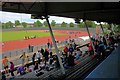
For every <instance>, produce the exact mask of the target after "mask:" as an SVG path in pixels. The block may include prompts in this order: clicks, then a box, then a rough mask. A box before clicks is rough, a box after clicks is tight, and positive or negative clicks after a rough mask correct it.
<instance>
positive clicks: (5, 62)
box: [2, 56, 8, 73]
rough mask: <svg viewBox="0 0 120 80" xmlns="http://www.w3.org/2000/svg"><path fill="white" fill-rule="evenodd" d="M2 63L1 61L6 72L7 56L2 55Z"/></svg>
mask: <svg viewBox="0 0 120 80" xmlns="http://www.w3.org/2000/svg"><path fill="white" fill-rule="evenodd" d="M2 63H3V66H4V69H5V73H8V58H7V56H4V59H3V60H2Z"/></svg>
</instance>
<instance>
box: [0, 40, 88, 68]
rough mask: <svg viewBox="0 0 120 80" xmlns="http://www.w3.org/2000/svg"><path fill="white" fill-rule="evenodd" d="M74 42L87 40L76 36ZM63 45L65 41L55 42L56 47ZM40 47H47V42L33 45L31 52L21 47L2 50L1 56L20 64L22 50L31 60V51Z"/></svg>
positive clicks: (79, 42)
mask: <svg viewBox="0 0 120 80" xmlns="http://www.w3.org/2000/svg"><path fill="white" fill-rule="evenodd" d="M75 42H76V43H77V44H79V45H82V44H83V43H86V42H88V41H86V42H85V41H83V40H82V39H80V38H76V39H75ZM65 45H66V42H65V41H60V42H59V43H57V46H58V48H61V47H64V46H65ZM52 46H53V45H52ZM41 48H44V49H45V48H47V44H44V45H37V46H34V47H33V52H29V49H28V48H21V49H16V50H12V51H7V52H3V53H2V58H3V57H4V56H7V57H8V59H9V61H12V62H13V63H14V64H15V65H20V64H22V60H21V59H20V55H22V54H23V52H25V53H26V54H27V55H28V56H29V58H30V60H31V57H32V55H33V53H34V52H37V51H38V50H40V49H41ZM52 49H54V46H53V47H52ZM1 70H3V65H2V69H1Z"/></svg>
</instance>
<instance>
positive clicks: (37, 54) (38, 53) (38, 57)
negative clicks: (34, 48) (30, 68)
mask: <svg viewBox="0 0 120 80" xmlns="http://www.w3.org/2000/svg"><path fill="white" fill-rule="evenodd" d="M36 57H37V59H38V64H40V61H41V53H40V51H38V52H37V53H36Z"/></svg>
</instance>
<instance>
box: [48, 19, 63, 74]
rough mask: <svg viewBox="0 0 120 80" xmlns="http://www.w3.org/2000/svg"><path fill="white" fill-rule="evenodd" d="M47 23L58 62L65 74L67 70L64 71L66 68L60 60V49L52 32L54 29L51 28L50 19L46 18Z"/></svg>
mask: <svg viewBox="0 0 120 80" xmlns="http://www.w3.org/2000/svg"><path fill="white" fill-rule="evenodd" d="M46 21H47V23H48V27H49V31H50V35H51V38H52V42H53V45H54V47H55V52H56V54H57V57H58V60H59V64H60V67H61V70H62V73H63V74H65V70H64V67H63V64H62V60H61V58H60V56H59V50H58V47H57V45H56V42H55V38H54V35H53V32H52V29H51V26H50V23H49V20H48V17H46Z"/></svg>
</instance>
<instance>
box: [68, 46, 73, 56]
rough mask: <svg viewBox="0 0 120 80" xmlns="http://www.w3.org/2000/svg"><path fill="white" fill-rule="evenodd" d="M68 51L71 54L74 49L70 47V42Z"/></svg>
mask: <svg viewBox="0 0 120 80" xmlns="http://www.w3.org/2000/svg"><path fill="white" fill-rule="evenodd" d="M68 50H69V52H70V53H71V54H72V53H73V51H74V49H73V47H72V44H70V47H69V49H68Z"/></svg>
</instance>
